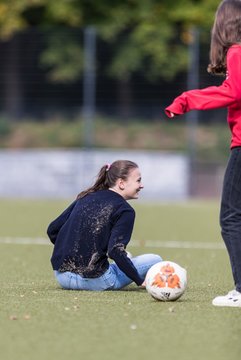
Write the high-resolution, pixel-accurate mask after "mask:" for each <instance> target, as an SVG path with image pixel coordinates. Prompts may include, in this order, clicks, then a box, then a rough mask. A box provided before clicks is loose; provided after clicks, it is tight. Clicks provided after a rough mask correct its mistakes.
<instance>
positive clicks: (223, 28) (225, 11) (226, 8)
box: [208, 0, 241, 74]
mask: <svg viewBox="0 0 241 360" xmlns="http://www.w3.org/2000/svg"><path fill="white" fill-rule="evenodd" d="M237 43H241V1H240V0H223V1H222V2H221V3H220V5H219V7H218V9H217V11H216V16H215V21H214V24H213V28H212V34H211V46H210V64H209V65H208V72H210V73H212V74H225V73H226V70H227V64H226V57H227V51H228V49H229V48H230V46H232V45H233V44H237Z"/></svg>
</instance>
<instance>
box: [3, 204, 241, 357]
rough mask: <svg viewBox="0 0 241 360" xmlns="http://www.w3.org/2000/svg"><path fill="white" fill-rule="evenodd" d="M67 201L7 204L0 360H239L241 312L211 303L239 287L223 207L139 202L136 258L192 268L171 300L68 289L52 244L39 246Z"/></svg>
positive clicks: (135, 292)
mask: <svg viewBox="0 0 241 360" xmlns="http://www.w3.org/2000/svg"><path fill="white" fill-rule="evenodd" d="M66 204H67V202H66V201H33V200H32V201H20V200H19V201H11V200H1V204H0V211H1V220H0V225H1V226H0V272H1V277H0V281H1V283H0V291H1V292H0V321H1V326H0V344H1V359H3V360H15V359H16V360H42V359H47V360H48V359H51V360H52V359H58V360H65V359H68V358H69V359H72V360H77V359H78V360H80V359H88V360H92V359H100V360H102V359H103V360H104V359H105V360H110V359H126V360H129V359H140V360H142V359H143V360H144V359H178V360H189V359H190V360H204V359H207V360H209V359H212V360H224V359H225V360H226V359H229V360H232V359H238V358H239V356H240V350H241V342H240V338H241V321H240V319H241V309H240V308H236V309H235V308H216V307H213V306H212V305H211V300H212V298H213V297H214V296H216V295H218V294H222V293H225V292H227V291H229V290H231V289H232V287H233V283H232V277H231V273H230V266H229V260H228V257H227V254H226V251H225V250H224V249H223V248H222V240H221V238H220V235H219V224H218V212H219V209H218V207H219V204H218V203H216V202H190V203H180V204H145V203H135V202H132V205H134V206H135V208H136V213H137V220H136V224H135V229H134V234H133V245H131V244H130V247H129V250H130V251H131V252H132V253H133V255H137V254H141V253H145V252H155V253H158V254H160V255H161V256H162V257H163V258H164V259H167V260H172V261H175V262H177V263H179V264H180V265H182V266H183V267H185V268H186V269H187V271H188V288H187V291H186V293H185V294H184V295H183V297H182V298H181V299H180V300H178V301H177V302H167V303H163V302H158V301H155V300H154V299H152V298H151V297H150V295H148V293H147V292H146V291H145V290H143V289H138V288H137V287H136V286H134V285H131V286H129V287H128V288H126V289H125V290H123V291H118V292H102V293H101V292H78V291H64V290H62V289H60V288H59V287H58V285H57V283H56V282H55V279H54V277H53V274H52V270H51V267H50V262H49V258H50V256H51V251H52V246H51V245H46V244H38V239H39V238H41V239H42V238H46V235H45V230H46V227H47V225H48V223H49V222H50V221H51V220H52V219H53V218H54V217H55V216H56V215H57V214H58V213H59V212H60V211H61V210H62V209H63V208H64V207H65V206H66ZM27 242H29V244H27ZM34 242H35V243H34Z"/></svg>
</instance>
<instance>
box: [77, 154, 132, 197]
mask: <svg viewBox="0 0 241 360" xmlns="http://www.w3.org/2000/svg"><path fill="white" fill-rule="evenodd" d="M136 168H138V165H137V164H136V163H134V162H133V161H130V160H116V161H114V162H113V163H112V164H106V165H104V166H102V168H101V169H100V171H99V174H98V175H97V179H96V181H95V183H94V185H93V186H91V187H89V188H88V189H86V190H84V191H82V192H81V193H80V194H79V195H78V196H77V199H81V198H83V197H84V196H86V195H87V194H90V193H93V192H95V191H98V190H104V189H109V188H111V187H113V186H114V185H115V184H116V181H117V180H118V179H123V180H126V179H127V178H128V176H129V173H130V171H131V170H133V169H136Z"/></svg>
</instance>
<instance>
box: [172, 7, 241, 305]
mask: <svg viewBox="0 0 241 360" xmlns="http://www.w3.org/2000/svg"><path fill="white" fill-rule="evenodd" d="M208 71H209V72H210V73H213V74H223V75H225V74H226V79H225V80H224V81H223V83H222V84H221V85H220V86H210V87H207V88H204V89H201V90H190V91H187V92H184V93H182V94H181V95H180V96H178V97H177V98H176V99H175V100H174V101H173V103H172V104H171V105H170V106H168V107H167V108H166V109H165V112H166V114H167V115H168V116H169V117H174V116H176V115H181V114H184V113H185V112H187V111H190V110H194V109H197V110H206V109H215V108H221V107H227V108H228V118H227V120H228V124H229V127H230V130H231V134H232V137H231V146H230V147H231V153H230V158H229V162H228V165H227V169H226V172H225V177H224V182H223V192H222V200H221V209H220V225H221V229H222V237H223V240H224V242H225V244H226V248H227V250H228V254H229V257H230V262H231V268H232V274H233V279H234V285H235V289H234V290H232V291H230V292H229V293H228V294H227V295H224V296H218V297H216V298H215V299H213V301H212V303H213V305H215V306H235V307H237V306H239V307H241V1H240V0H224V1H222V2H221V3H220V5H219V7H218V9H217V12H216V17H215V21H214V25H213V29H212V35H211V47H210V64H209V66H208Z"/></svg>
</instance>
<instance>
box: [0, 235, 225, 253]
mask: <svg viewBox="0 0 241 360" xmlns="http://www.w3.org/2000/svg"><path fill="white" fill-rule="evenodd" d="M0 244H19V245H51V242H50V241H49V240H48V239H47V238H40V237H37V238H31V237H10V236H6V237H0ZM129 247H152V248H168V249H197V250H205V249H207V250H220V249H224V244H223V243H222V242H221V240H220V242H219V243H216V242H191V241H161V240H156V241H155V240H146V241H137V240H132V241H131V242H130V244H129Z"/></svg>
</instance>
